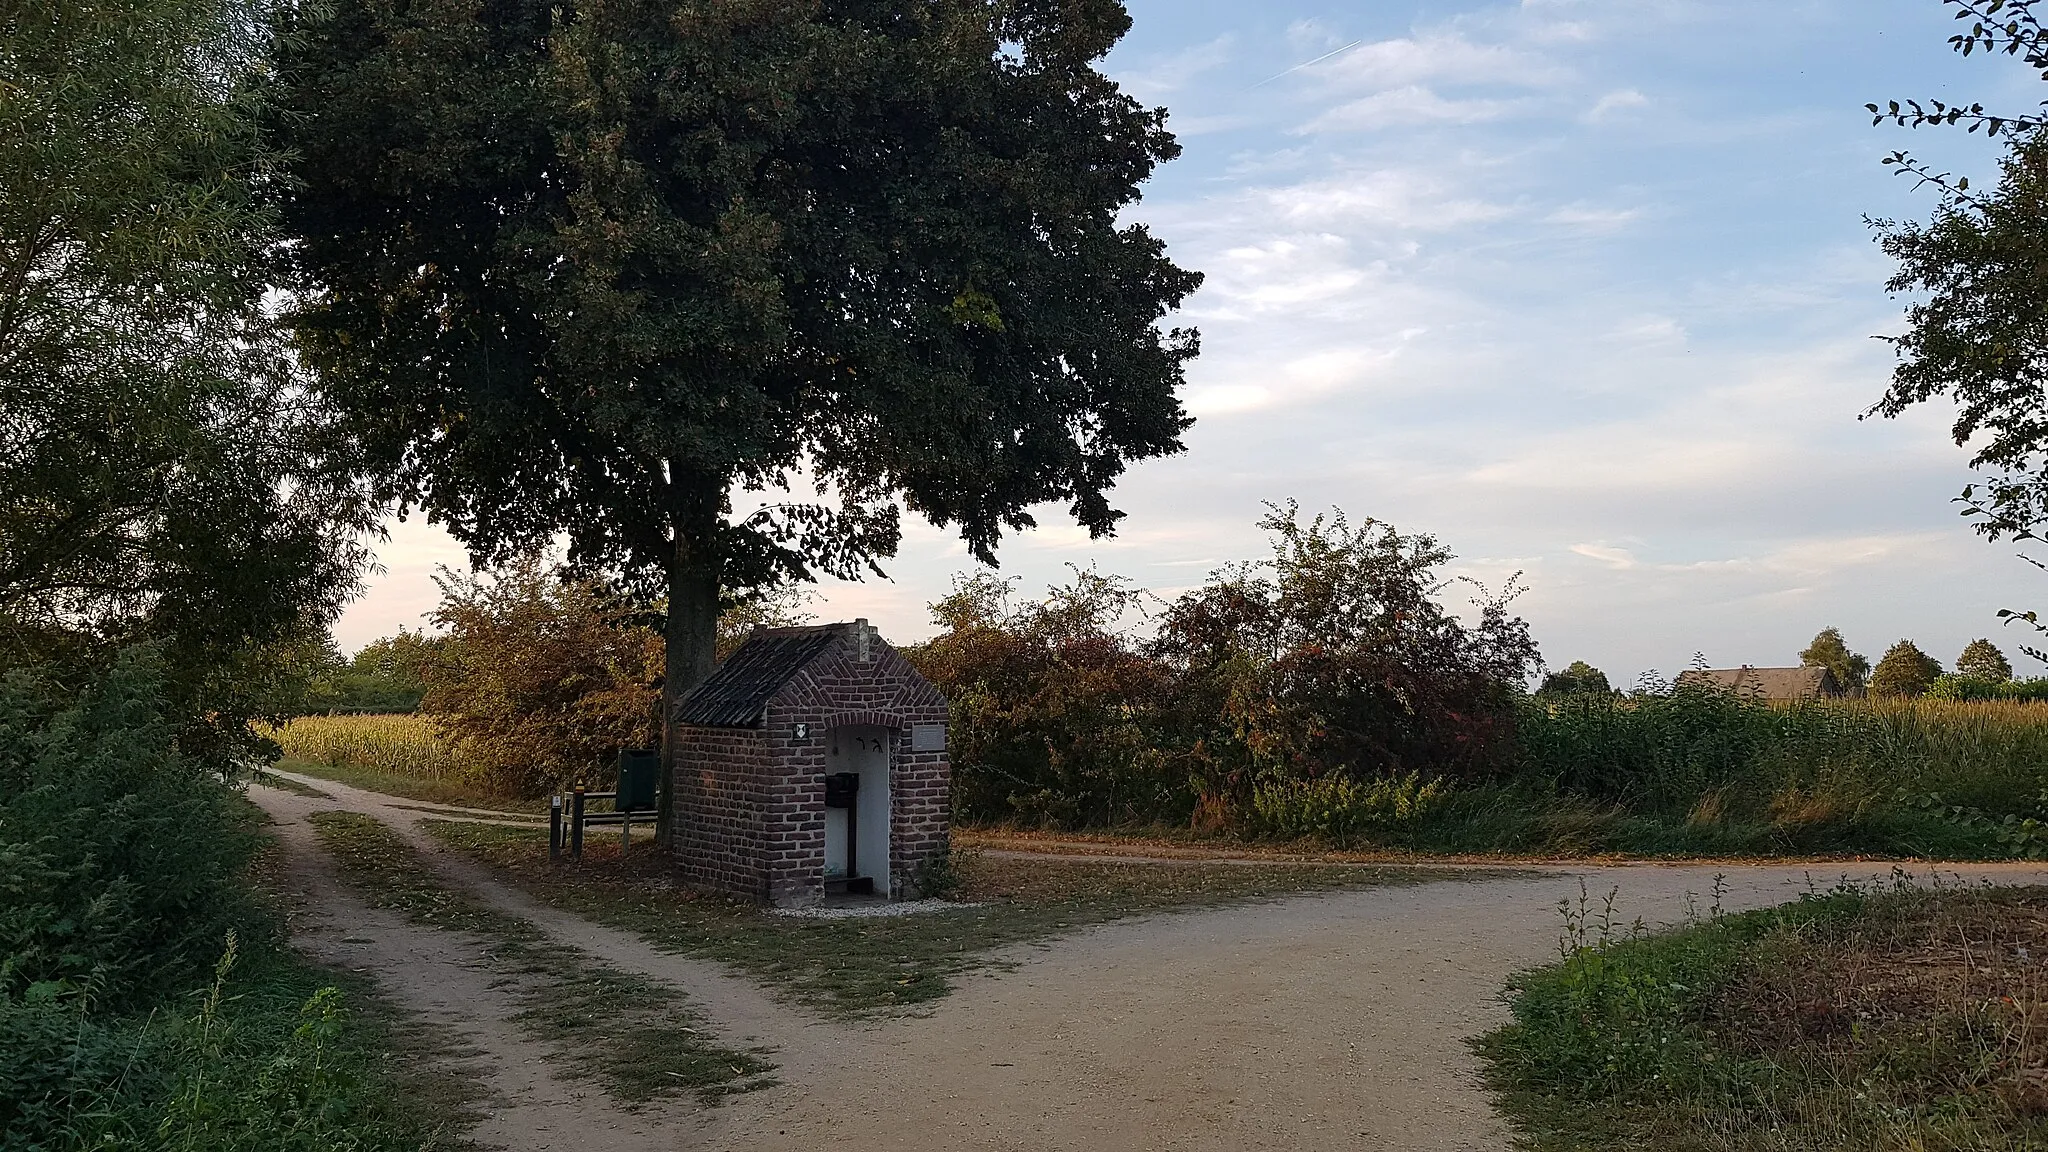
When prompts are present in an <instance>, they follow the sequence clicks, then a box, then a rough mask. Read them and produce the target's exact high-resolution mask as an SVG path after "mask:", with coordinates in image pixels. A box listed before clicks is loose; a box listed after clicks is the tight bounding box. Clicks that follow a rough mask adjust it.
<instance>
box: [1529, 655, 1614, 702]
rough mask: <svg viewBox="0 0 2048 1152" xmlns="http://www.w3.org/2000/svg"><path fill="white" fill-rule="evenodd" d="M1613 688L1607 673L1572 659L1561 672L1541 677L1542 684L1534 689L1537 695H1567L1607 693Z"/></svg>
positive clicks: (1582, 661)
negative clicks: (1608, 680) (1568, 665)
mask: <svg viewBox="0 0 2048 1152" xmlns="http://www.w3.org/2000/svg"><path fill="white" fill-rule="evenodd" d="M1612 691H1614V688H1613V687H1612V686H1611V685H1609V684H1608V683H1607V673H1605V672H1602V671H1601V670H1599V669H1598V668H1595V667H1593V666H1592V665H1591V664H1588V663H1586V662H1585V661H1584V660H1574V661H1572V662H1571V665H1570V667H1567V668H1566V669H1565V670H1564V671H1562V672H1552V673H1551V674H1550V675H1548V676H1545V677H1544V678H1543V684H1542V686H1541V687H1539V688H1537V689H1536V694H1537V695H1539V696H1567V695H1570V694H1572V693H1574V692H1595V693H1609V692H1612Z"/></svg>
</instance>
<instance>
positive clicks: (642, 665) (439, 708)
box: [420, 560, 662, 796]
mask: <svg viewBox="0 0 2048 1152" xmlns="http://www.w3.org/2000/svg"><path fill="white" fill-rule="evenodd" d="M438 582H439V583H440V585H441V606H440V607H439V608H437V609H435V611H434V617H433V619H434V622H435V623H436V624H439V625H441V626H442V627H443V628H445V629H447V634H446V636H445V638H444V639H443V640H442V642H441V644H440V645H439V646H438V647H437V648H436V650H435V651H434V652H433V653H432V655H431V657H430V658H429V659H428V660H427V661H426V664H425V676H426V682H427V694H426V697H425V699H424V700H422V702H421V705H420V706H421V708H422V710H424V711H425V712H427V713H429V714H430V715H432V716H433V717H434V719H435V721H436V723H437V724H438V725H439V726H440V731H441V732H442V733H443V735H445V736H446V737H447V738H448V740H449V742H450V743H451V744H453V745H454V747H455V749H456V751H457V752H458V754H459V755H460V756H461V758H462V759H463V760H464V761H465V762H466V764H467V765H469V770H470V771H471V772H473V773H474V775H475V777H476V779H475V783H477V784H478V785H479V786H481V787H483V788H484V789H486V790H488V791H491V792H496V793H501V794H504V795H510V796H536V795H540V794H543V793H545V792H547V791H548V790H550V789H552V788H560V787H566V786H567V785H569V784H572V783H575V782H576V781H579V780H588V781H593V782H602V781H604V780H605V779H606V774H607V772H608V771H609V770H610V769H611V768H612V766H613V764H614V762H615V761H614V757H615V756H616V755H617V753H618V751H619V750H620V749H622V748H650V747H653V746H654V745H655V743H656V740H657V738H658V736H659V728H658V725H657V724H656V721H657V719H658V718H659V714H660V707H659V701H660V695H661V693H660V690H659V689H658V688H657V687H656V684H657V683H658V682H659V680H660V677H661V675H662V644H661V638H660V637H659V636H657V635H655V633H654V632H653V631H652V630H651V629H649V628H647V627H645V626H644V625H641V624H639V623H637V622H636V621H635V619H634V617H633V614H632V613H631V611H629V609H628V608H627V606H626V605H625V604H624V603H622V602H621V601H619V600H618V599H617V598H616V597H614V596H612V595H610V594H609V593H608V592H607V591H606V589H605V588H604V587H603V586H602V585H601V584H599V583H597V582H596V581H592V580H578V579H568V578H562V577H559V576H558V575H556V574H554V573H551V572H549V571H548V570H547V569H545V568H544V567H543V566H542V565H541V563H540V562H539V561H538V560H527V561H524V562H522V563H519V564H516V565H514V566H512V567H511V568H509V569H507V570H505V571H504V572H502V573H500V574H498V575H497V576H496V577H494V578H489V579H486V578H482V577H475V576H459V575H456V574H454V573H451V572H447V571H445V570H444V571H443V573H442V574H441V576H440V577H439V578H438Z"/></svg>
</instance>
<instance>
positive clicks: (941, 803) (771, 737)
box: [674, 620, 952, 907]
mask: <svg viewBox="0 0 2048 1152" xmlns="http://www.w3.org/2000/svg"><path fill="white" fill-rule="evenodd" d="M674 733H675V741H676V756H675V761H674V763H675V773H676V775H675V781H674V783H675V805H676V807H675V813H676V815H675V820H676V824H675V838H674V845H675V847H674V851H675V855H676V863H677V865H678V867H679V868H680V870H681V872H682V875H683V879H684V880H685V881H686V882H688V883H690V884H693V885H695V886H697V887H700V888H705V889H709V890H712V891H717V892H724V893H728V894H730V895H734V896H739V897H742V898H745V899H750V900H761V901H766V902H768V903H772V904H775V905H777V906H780V907H804V906H807V905H811V904H816V903H819V902H820V901H822V900H823V899H824V898H825V897H826V895H827V894H837V893H850V894H861V893H872V894H874V895H876V896H881V897H887V898H889V899H913V898H915V897H917V896H919V895H921V893H919V891H918V890H917V877H918V875H919V874H920V872H921V870H922V868H923V866H924V864H925V863H926V862H927V861H929V860H931V859H932V858H933V857H935V856H939V855H941V854H943V853H944V852H945V850H946V845H947V827H948V816H949V812H950V800H949V790H950V787H951V776H952V766H951V763H950V761H949V760H948V758H947V752H946V698H945V697H944V696H941V695H940V694H939V691H938V689H937V688H935V687H933V686H932V684H931V682H930V681H928V680H926V679H925V678H924V677H923V676H920V675H918V672H917V670H916V669H915V668H912V667H911V666H910V662H909V661H907V660H905V659H904V658H903V657H902V656H901V655H899V654H898V653H897V651H896V650H895V649H894V648H891V647H890V646H889V645H888V644H886V643H883V641H882V639H881V637H879V636H877V635H876V634H875V630H874V629H873V628H870V627H869V626H868V622H867V621H866V620H855V621H854V622H853V623H851V624H827V625H822V626H819V627H813V628H757V629H755V631H754V634H753V635H752V636H751V637H749V638H748V639H747V641H746V642H745V643H744V644H742V645H741V646H740V648H739V650H738V651H736V652H734V653H733V654H732V656H731V657H729V658H728V659H727V660H726V661H725V663H723V664H721V665H719V667H718V670H717V671H716V672H713V673H712V674H711V677H710V679H708V680H706V681H704V683H702V684H700V685H698V686H697V688H696V690H694V691H692V692H691V693H690V694H689V695H687V696H685V697H683V699H682V700H681V701H679V702H678V704H677V706H676V724H675V728H674Z"/></svg>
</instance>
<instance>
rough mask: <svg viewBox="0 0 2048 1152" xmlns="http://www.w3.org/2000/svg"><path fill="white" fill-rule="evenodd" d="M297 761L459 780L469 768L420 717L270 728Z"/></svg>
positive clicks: (305, 721)
mask: <svg viewBox="0 0 2048 1152" xmlns="http://www.w3.org/2000/svg"><path fill="white" fill-rule="evenodd" d="M270 735H271V738H272V739H274V740H276V741H277V742H278V744H279V745H281V746H282V747H283V748H284V754H285V756H287V757H288V758H290V759H293V760H307V761H311V762H313V763H315V764H326V765H329V766H331V767H335V768H341V767H348V766H353V767H358V768H373V769H376V770H377V771H379V772H390V773H394V774H396V775H403V776H417V777H420V778H422V779H426V780H438V781H441V782H444V783H457V782H461V781H466V780H468V779H470V778H471V777H472V776H473V775H474V773H473V772H472V771H471V769H470V766H469V765H467V764H466V763H464V761H463V760H462V758H461V757H460V756H458V755H457V754H456V751H455V749H454V748H453V747H451V746H450V745H449V744H448V742H447V741H445V740H443V739H442V738H441V735H440V733H439V731H437V730H436V728H435V725H434V722H433V720H431V719H429V718H427V717H425V716H421V715H417V714H414V715H400V716H378V715H362V716H301V717H299V718H298V719H296V720H293V721H291V722H290V723H288V724H286V725H284V726H283V727H281V728H278V729H275V730H274V731H272V732H271V734H270Z"/></svg>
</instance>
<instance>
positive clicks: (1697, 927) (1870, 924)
mask: <svg viewBox="0 0 2048 1152" xmlns="http://www.w3.org/2000/svg"><path fill="white" fill-rule="evenodd" d="M1717 884H1718V882H1717ZM2039 902H2040V891H2039V890H2038V889H2037V890H2031V891H2026V890H2023V891H2019V892H2010V893H1991V892H1954V891H1936V892H1927V891H1922V890H1917V889H1915V888H1913V887H1911V886H1910V885H1909V884H1908V883H1907V881H1906V877H1905V876H1904V874H1903V873H1900V874H1898V879H1897V880H1896V882H1895V884H1894V886H1893V887H1892V888H1891V889H1890V890H1889V891H1886V890H1878V889H1873V888H1859V887H1854V886H1847V885H1844V886H1841V887H1838V888H1836V889H1835V890H1833V891H1830V892H1827V893H1813V892H1810V893H1808V894H1806V895H1804V896H1802V897H1801V898H1800V899H1798V900H1797V901H1795V902H1794V903H1792V904H1790V905H1786V906H1783V907H1779V908H1772V909H1766V910H1761V911H1755V912H1747V913H1741V914H1736V915H1722V914H1721V912H1720V909H1719V908H1718V903H1719V901H1718V899H1717V900H1716V901H1715V903H1716V905H1717V906H1716V907H1715V908H1713V909H1712V910H1711V914H1710V915H1709V917H1708V918H1707V919H1705V920H1696V919H1690V918H1689V920H1688V923H1687V924H1685V925H1684V926H1682V927H1680V928H1677V929H1674V930H1671V931H1668V932H1663V933H1659V934H1656V935H1649V934H1646V933H1645V932H1644V931H1643V928H1642V925H1641V924H1640V923H1637V924H1634V925H1624V924H1621V923H1619V922H1618V921H1617V919H1616V917H1615V916H1614V914H1613V907H1614V906H1613V896H1612V895H1611V894H1610V896H1609V897H1608V899H1607V900H1606V901H1605V902H1596V901H1593V900H1590V899H1588V898H1586V897H1585V896H1584V895H1583V894H1582V896H1581V898H1580V899H1579V900H1578V901H1577V902H1576V903H1573V902H1566V903H1565V904H1564V905H1563V906H1562V911H1563V913H1564V918H1565V932H1564V934H1563V936H1562V937H1561V939H1560V946H1559V953H1560V954H1559V960H1558V962H1557V963H1556V964H1554V965H1551V966H1550V967H1547V968H1544V969H1541V970H1538V971H1535V972H1530V973H1525V974H1523V975H1521V976H1518V977H1517V978H1516V979H1515V980H1514V981H1513V982H1512V984H1511V985H1510V994H1511V999H1510V1010H1511V1012H1512V1016H1513V1019H1512V1022H1511V1023H1510V1024H1509V1025H1507V1026H1506V1027H1504V1028H1502V1029H1500V1030H1498V1031H1496V1032H1494V1033H1493V1034H1491V1035H1489V1036H1487V1037H1486V1038H1484V1039H1483V1040H1482V1041H1481V1042H1480V1044H1479V1048H1480V1051H1481V1052H1482V1054H1483V1055H1484V1056H1485V1057H1486V1060H1487V1063H1488V1065H1489V1067H1488V1079H1489V1080H1490V1082H1491V1083H1492V1085H1493V1086H1494V1087H1495V1088H1496V1089H1497V1090H1499V1091H1500V1092H1501V1093H1502V1094H1503V1098H1504V1102H1505V1103H1506V1105H1507V1110H1508V1111H1509V1113H1510V1114H1511V1115H1513V1116H1515V1117H1516V1118H1517V1119H1519V1120H1520V1121H1521V1122H1522V1126H1523V1128H1524V1131H1525V1133H1526V1140H1527V1143H1528V1145H1529V1146H1530V1147H1531V1148H1535V1149H1544V1150H1553V1149H1555V1150H1560V1152H1561V1150H1564V1149H1582V1148H1608V1147H1645V1148H1672V1149H1686V1150H1698V1152H1710V1150H1711V1152H1752V1150H1754V1152H1761V1150H1763V1149H1777V1150H1790V1152H1866V1150H1872V1149H1881V1150H1884V1152H1916V1150H1922V1149H1928V1148H1981V1149H2000V1150H2004V1149H2013V1150H2017V1149H2022V1148H2033V1147H2038V1146H2039V1143H2040V1141H2041V1139H2043V1138H2044V1137H2048V1119H2044V1117H2043V1116H2042V1115H2040V1114H2039V1112H2040V1110H2039V1109H2038V1108H2037V1107H2036V1106H2034V1105H2033V1104H2032V1103H2031V1102H2030V1096H2029V1090H2028V1089H2027V1088H2026V1087H2025V1081H2024V1077H2025V1075H2026V1073H2025V1072H2024V1069H2025V1068H2027V1067H2029V1066H2030V1063H2031V1062H2030V1059H2029V1056H2028V1048H2029V1047H2030V1044H2031V1043H2032V1041H2031V1040H2030V1038H2029V1032H2030V1028H2029V1025H2028V1023H2027V1021H2028V1019H2029V1016H2030V1014H2032V1013H2034V1012H2038V1011H2039V1010H2040V1005H2041V998H2042V996H2043V994H2044V992H2048V988H2044V987H2043V986H2042V985H2041V984H2040V983H2039V979H2038V976H2037V975H2033V974H2030V973H2029V972H2028V969H2029V968H2030V967H2031V965H2029V964H2028V962H2027V961H2026V957H2027V956H2028V955H2029V954H2030V952H2031V951H2032V950H2033V949H2035V948H2038V947H2039V946H2040V943H2041V937H2040V932H2039V924H2040V920H2039V913H2038V910H2037V909H2038V905H2039ZM2007 957H2016V958H2017V963H2015V962H2014V961H2013V960H2009V959H2007ZM1958 973H1961V974H1962V975H1961V976H1960V977H1958V975H1957V974H1958ZM2016 1073H2017V1075H2016Z"/></svg>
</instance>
